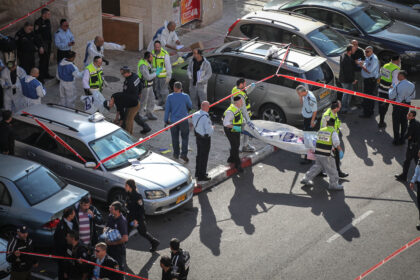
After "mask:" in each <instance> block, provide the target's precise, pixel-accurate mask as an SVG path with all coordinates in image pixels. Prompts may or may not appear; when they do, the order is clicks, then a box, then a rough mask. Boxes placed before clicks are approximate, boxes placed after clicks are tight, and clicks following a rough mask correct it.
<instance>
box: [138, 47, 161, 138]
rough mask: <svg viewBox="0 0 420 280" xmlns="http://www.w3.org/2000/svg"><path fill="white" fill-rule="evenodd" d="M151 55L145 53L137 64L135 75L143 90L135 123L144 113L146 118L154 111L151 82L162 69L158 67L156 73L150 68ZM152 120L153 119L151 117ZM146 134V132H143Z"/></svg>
mask: <svg viewBox="0 0 420 280" xmlns="http://www.w3.org/2000/svg"><path fill="white" fill-rule="evenodd" d="M152 63H153V55H152V53H151V52H148V51H146V52H145V53H144V56H143V59H140V60H139V63H138V64H137V75H138V76H139V78H140V79H141V80H142V81H143V89H142V91H141V98H140V106H141V107H140V116H141V117H140V116H139V117H137V120H136V122H138V121H140V118H144V117H143V116H144V115H143V114H144V113H145V112H146V116H152V115H153V111H154V109H155V94H154V92H153V80H154V79H156V76H159V75H160V73H161V71H162V69H163V68H160V67H158V68H157V69H156V72H155V71H154V70H153V68H152ZM152 118H153V117H152ZM144 133H146V132H144Z"/></svg>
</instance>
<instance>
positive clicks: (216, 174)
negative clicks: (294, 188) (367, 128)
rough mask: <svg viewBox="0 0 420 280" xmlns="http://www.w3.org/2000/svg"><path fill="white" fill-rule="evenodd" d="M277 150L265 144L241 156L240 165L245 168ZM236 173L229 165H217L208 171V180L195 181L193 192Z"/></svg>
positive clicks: (210, 186) (198, 191) (206, 187)
mask: <svg viewBox="0 0 420 280" xmlns="http://www.w3.org/2000/svg"><path fill="white" fill-rule="evenodd" d="M277 150H278V148H277V147H275V146H272V145H267V146H265V147H264V148H262V149H259V150H258V151H255V152H254V153H252V154H250V155H248V156H245V157H243V158H241V167H242V168H246V167H249V166H252V165H254V164H256V163H257V162H259V161H261V160H263V159H264V158H266V157H267V156H269V155H271V154H272V153H274V152H275V151H277ZM236 173H238V171H237V170H236V168H234V167H231V166H229V165H219V166H217V167H215V168H213V169H212V170H210V171H209V176H210V177H211V180H210V181H208V182H205V183H202V184H199V183H196V185H195V187H194V191H193V193H194V194H199V193H201V192H203V191H205V190H207V189H210V188H212V187H214V186H216V185H217V184H219V183H221V182H223V181H225V180H226V179H228V178H229V177H231V176H233V175H234V174H236Z"/></svg>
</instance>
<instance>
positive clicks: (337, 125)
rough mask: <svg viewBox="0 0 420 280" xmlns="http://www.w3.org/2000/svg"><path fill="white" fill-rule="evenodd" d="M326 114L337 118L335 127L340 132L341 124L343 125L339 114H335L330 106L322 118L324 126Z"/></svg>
mask: <svg viewBox="0 0 420 280" xmlns="http://www.w3.org/2000/svg"><path fill="white" fill-rule="evenodd" d="M325 116H329V117H330V118H333V119H335V123H334V129H335V131H336V132H337V133H338V132H339V131H340V126H341V121H340V119H339V118H338V115H337V116H334V113H333V112H332V110H331V108H328V109H327V111H325V113H324V114H323V115H322V118H321V127H323V126H324V117H325Z"/></svg>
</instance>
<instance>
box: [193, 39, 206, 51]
mask: <svg viewBox="0 0 420 280" xmlns="http://www.w3.org/2000/svg"><path fill="white" fill-rule="evenodd" d="M190 48H191V50H193V49H202V50H204V44H203V42H201V41H198V42H196V43H194V44H192V45H190Z"/></svg>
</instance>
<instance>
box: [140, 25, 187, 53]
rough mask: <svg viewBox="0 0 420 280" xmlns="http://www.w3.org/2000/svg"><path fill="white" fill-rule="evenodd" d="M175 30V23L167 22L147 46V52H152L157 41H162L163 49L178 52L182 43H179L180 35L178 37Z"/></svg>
mask: <svg viewBox="0 0 420 280" xmlns="http://www.w3.org/2000/svg"><path fill="white" fill-rule="evenodd" d="M175 28H176V23H175V22H173V21H170V22H167V21H165V23H164V24H163V26H162V27H161V28H159V29H158V30H157V31H156V33H155V35H154V36H153V38H152V40H151V41H150V43H149V45H148V46H147V50H148V51H149V52H152V51H153V48H154V43H155V42H156V41H160V43H161V45H162V48H165V49H173V50H177V46H179V45H180V44H181V42H180V41H179V38H178V35H176V32H175Z"/></svg>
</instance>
